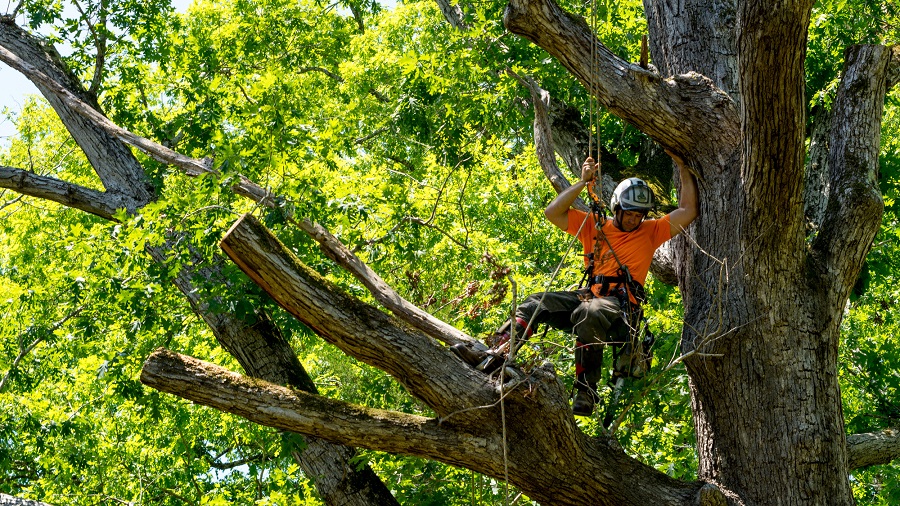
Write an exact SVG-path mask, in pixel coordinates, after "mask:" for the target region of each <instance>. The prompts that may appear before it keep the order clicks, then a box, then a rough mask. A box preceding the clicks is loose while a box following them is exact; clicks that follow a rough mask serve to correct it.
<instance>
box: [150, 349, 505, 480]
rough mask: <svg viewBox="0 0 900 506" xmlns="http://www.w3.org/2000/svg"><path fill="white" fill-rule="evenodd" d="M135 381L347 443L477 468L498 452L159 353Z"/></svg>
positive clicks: (486, 442)
mask: <svg viewBox="0 0 900 506" xmlns="http://www.w3.org/2000/svg"><path fill="white" fill-rule="evenodd" d="M141 382H142V383H144V384H145V385H147V386H150V387H152V388H155V389H157V390H160V391H162V392H167V393H171V394H175V395H178V396H179V397H183V398H185V399H188V400H191V401H193V402H196V403H198V404H203V405H205V406H209V407H212V408H215V409H218V410H220V411H225V412H228V413H233V414H235V415H238V416H242V417H244V418H246V419H248V420H250V421H253V422H256V423H259V424H262V425H266V426H269V427H275V428H279V429H282V430H287V431H291V432H297V433H300V434H307V435H313V436H316V437H321V438H324V439H327V440H329V441H333V442H336V443H341V444H346V445H351V446H359V447H363V448H369V449H373V450H380V451H386V452H391V453H399V454H403V455H413V456H419V457H426V458H430V459H434V460H438V461H441V462H445V463H448V464H454V465H466V466H467V467H471V466H473V464H474V466H475V467H482V468H484V469H487V468H488V466H486V465H485V464H484V463H487V462H493V461H496V459H497V457H496V456H497V452H500V451H502V450H500V448H499V443H500V442H499V441H497V438H496V434H494V435H493V436H491V437H485V436H483V435H479V436H475V435H473V434H466V433H461V432H458V431H457V430H455V429H454V428H452V425H449V424H444V425H442V424H440V423H439V422H438V421H437V420H435V419H430V418H425V417H422V416H417V415H409V414H406V413H400V412H397V411H385V410H380V409H374V408H368V407H364V406H359V405H354V404H350V403H347V402H343V401H339V400H335V399H329V398H326V397H322V396H319V395H314V394H310V393H306V392H303V391H299V390H292V389H289V388H285V387H282V386H278V385H274V384H271V383H264V382H260V381H256V380H253V379H252V378H245V377H243V376H241V375H239V374H236V373H233V372H231V371H228V370H226V369H224V368H222V367H219V366H217V365H214V364H210V363H206V362H201V361H200V360H197V359H194V358H191V357H187V356H184V355H179V354H176V353H172V352H170V351H167V350H157V351H156V352H154V353H153V354H152V355H150V357H149V358H148V359H147V361H146V362H145V363H144V367H143V369H142V371H141ZM479 462H482V464H481V465H479V464H478V463H479Z"/></svg>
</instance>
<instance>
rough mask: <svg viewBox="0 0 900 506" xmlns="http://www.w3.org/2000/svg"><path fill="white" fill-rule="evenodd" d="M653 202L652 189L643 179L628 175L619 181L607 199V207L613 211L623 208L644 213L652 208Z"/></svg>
mask: <svg viewBox="0 0 900 506" xmlns="http://www.w3.org/2000/svg"><path fill="white" fill-rule="evenodd" d="M654 204H655V201H654V198H653V190H652V189H650V186H648V185H647V183H645V182H644V180H643V179H638V178H636V177H630V178H628V179H626V180H624V181H622V182H621V183H619V186H616V189H615V191H613V194H612V198H611V199H610V200H609V208H610V209H612V211H613V212H616V211H618V210H619V209H623V210H625V211H640V212H642V213H644V214H646V213H647V212H649V211H650V210H651V209H653V206H654Z"/></svg>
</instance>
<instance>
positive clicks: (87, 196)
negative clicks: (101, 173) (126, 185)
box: [0, 166, 131, 220]
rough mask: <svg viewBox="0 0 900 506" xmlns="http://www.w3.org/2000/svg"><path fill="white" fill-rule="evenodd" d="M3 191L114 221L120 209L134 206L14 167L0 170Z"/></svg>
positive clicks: (122, 198)
mask: <svg viewBox="0 0 900 506" xmlns="http://www.w3.org/2000/svg"><path fill="white" fill-rule="evenodd" d="M0 188H8V189H10V190H15V191H17V192H19V193H21V194H23V195H28V196H30V197H37V198H40V199H45V200H49V201H52V202H56V203H58V204H62V205H64V206H66V207H72V208H75V209H79V210H81V211H84V212H87V213H90V214H94V215H97V216H99V217H101V218H104V219H107V220H112V219H113V215H114V214H115V212H116V210H117V209H122V208H125V207H126V206H127V205H128V204H129V203H130V202H131V201H130V199H129V198H128V197H127V196H125V195H120V194H115V193H112V192H101V191H97V190H92V189H90V188H85V187H83V186H78V185H76V184H72V183H69V182H66V181H62V180H60V179H56V178H53V177H47V176H41V175H38V174H35V173H34V172H29V171H27V170H23V169H17V168H14V167H4V166H0Z"/></svg>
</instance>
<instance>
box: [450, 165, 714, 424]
mask: <svg viewBox="0 0 900 506" xmlns="http://www.w3.org/2000/svg"><path fill="white" fill-rule="evenodd" d="M669 156H671V157H672V159H673V160H674V161H675V164H676V165H677V166H678V170H679V172H680V175H681V182H682V187H681V197H680V199H679V202H678V209H675V210H674V211H672V212H671V213H669V214H667V215H666V216H663V217H662V218H661V219H658V220H655V219H651V220H647V219H645V218H646V217H647V213H648V212H649V211H650V210H651V209H653V207H654V205H655V202H654V196H653V190H652V189H651V188H650V187H649V186H648V185H647V183H645V182H644V181H643V180H641V179H638V178H628V179H626V180H624V181H622V182H621V183H620V184H619V185H618V186H617V187H616V189H615V191H614V192H613V196H612V199H611V201H610V206H609V207H610V210H611V211H612V213H613V218H612V219H611V220H610V219H604V221H603V222H602V223H600V224H599V226H597V220H596V219H595V216H594V214H593V213H585V212H583V211H579V210H577V209H573V208H572V204H573V203H574V202H575V199H576V198H577V197H578V195H579V194H580V193H581V191H582V190H583V189H584V188H585V187H586V186H587V185H588V184H590V183H591V182H592V181H593V180H594V177H595V174H596V171H597V166H596V164H595V162H594V159H593V158H588V159H587V160H585V162H584V165H582V168H581V179H580V180H579V181H578V182H576V183H575V184H573V185H572V186H570V187H569V188H567V189H566V190H564V191H562V192H561V193H560V194H559V195H557V197H556V198H555V199H554V200H553V201H552V202H551V203H550V204H549V205H548V206H547V209H545V210H544V215H545V216H546V217H547V219H548V220H550V222H551V223H553V224H554V225H556V226H557V227H559V228H560V229H562V230H565V231H566V233H568V234H570V235H573V236H576V237H578V239H579V240H580V241H581V243H582V246H583V248H584V255H585V267H586V270H587V280H588V283H587V288H584V289H579V290H575V291H561V292H541V293H536V294H533V295H530V296H529V297H528V298H526V299H525V301H524V302H523V303H522V304H521V305H519V307H518V308H517V310H516V317H515V321H512V320H510V321H508V322H506V324H504V325H503V327H501V328H500V330H499V331H498V334H499V343H498V345H497V348H495V349H494V350H491V351H488V352H482V351H476V350H472V349H471V348H468V347H467V346H466V345H464V344H458V345H455V346H453V347H452V349H453V351H454V352H456V353H457V355H459V356H460V357H461V358H462V359H463V360H464V361H466V362H467V363H469V364H471V365H473V366H476V367H477V368H479V369H481V370H484V371H488V372H489V371H490V370H493V369H494V368H496V367H498V366H499V364H500V363H501V362H502V355H503V354H505V351H506V349H508V346H507V344H506V343H507V342H508V340H509V336H510V330H511V327H512V325H515V326H516V327H515V331H516V335H517V336H524V337H525V339H528V338H529V337H531V335H532V333H533V332H534V329H535V328H536V327H537V326H538V325H539V324H541V323H547V324H549V325H550V326H552V327H554V328H557V329H561V330H565V331H571V332H574V333H575V336H576V342H575V374H576V380H575V389H576V391H577V393H576V395H575V401H574V402H573V404H572V411H573V412H574V413H575V414H576V415H580V416H590V415H591V413H593V411H594V403H595V401H596V400H597V382H598V381H599V380H600V375H601V372H602V365H603V348H604V345H605V344H607V343H615V344H617V345H621V344H623V343H628V344H626V346H630V347H631V348H630V349H631V352H630V353H628V352H626V355H631V354H633V353H637V352H638V351H637V350H638V347H639V346H640V345H639V344H638V343H632V342H630V341H631V340H632V339H630V337H631V335H632V329H635V328H637V325H638V323H639V322H638V319H639V315H640V304H641V302H643V300H644V289H643V285H644V281H645V280H646V278H647V272H648V271H649V270H650V262H651V260H652V259H653V253H654V252H655V251H656V249H657V248H658V247H659V246H661V245H662V244H663V243H665V242H666V241H668V240H669V239H671V238H672V237H675V236H676V235H678V234H679V233H681V232H682V231H683V230H684V229H685V228H686V227H687V226H688V225H690V224H691V222H692V221H694V219H695V218H696V217H697V213H698V207H697V184H696V181H695V180H694V177H693V176H692V175H691V174H690V172H688V170H687V169H686V168H685V165H684V161H683V160H682V159H681V157H679V156H677V155H675V154H673V153H671V152H670V153H669ZM628 362H629V364H628V365H627V366H624V368H625V369H626V372H625V374H629V373H630V369H631V367H633V365H634V364H632V363H631V362H632V361H631V360H629V361H628Z"/></svg>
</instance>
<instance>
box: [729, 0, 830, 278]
mask: <svg viewBox="0 0 900 506" xmlns="http://www.w3.org/2000/svg"><path fill="white" fill-rule="evenodd" d="M812 3H813V2H812V1H811V0H796V1H790V2H783V3H779V4H777V6H775V5H773V6H769V5H763V4H762V3H758V2H744V3H739V6H738V11H739V12H738V17H737V19H738V33H739V37H738V65H739V71H740V83H739V86H740V90H741V95H742V99H743V107H742V108H741V130H742V142H743V147H742V151H743V155H744V159H743V164H742V167H741V175H742V177H743V185H742V186H743V188H744V192H745V195H746V199H745V205H746V207H745V209H744V216H745V219H744V224H743V226H742V230H741V242H742V244H745V245H746V248H747V254H748V255H749V256H750V257H752V258H755V259H757V261H756V262H753V265H754V266H757V267H758V268H760V269H762V270H766V269H770V268H771V266H772V264H773V263H778V264H779V266H778V270H779V271H781V270H784V271H787V272H802V270H803V269H802V266H801V265H799V263H800V262H802V260H803V258H804V256H803V255H802V254H800V253H799V252H802V251H803V248H804V244H803V241H804V238H805V234H804V231H805V227H804V225H805V221H804V216H803V203H802V201H801V199H800V196H801V191H802V184H803V168H804V154H805V150H804V149H803V146H804V141H805V136H806V113H805V111H806V103H805V100H804V90H805V88H804V87H805V84H806V81H805V75H804V67H803V57H802V55H803V51H798V49H797V48H805V47H806V38H807V35H806V32H807V28H808V27H809V16H810V11H811V9H812ZM772 62H779V63H778V64H777V65H773V64H772ZM773 223H775V224H777V226H774V227H773V226H772V224H773ZM784 252H792V253H793V254H790V255H785V254H784ZM789 262H792V263H793V264H791V263H789ZM766 272H771V271H770V270H766ZM754 274H755V275H756V274H761V273H754ZM759 277H761V276H759ZM781 281H783V282H786V283H795V282H796V280H793V279H792V280H788V279H783V280H779V282H781Z"/></svg>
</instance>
